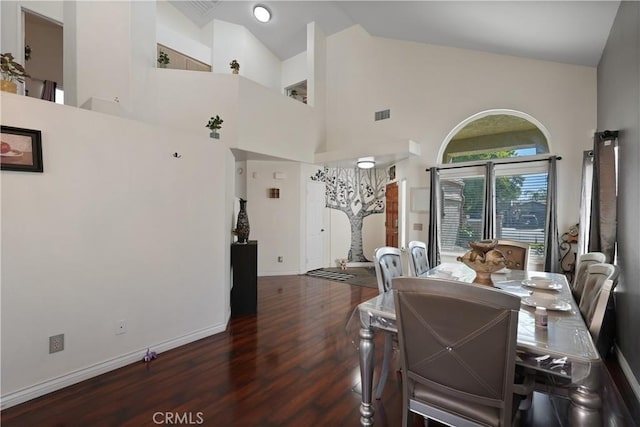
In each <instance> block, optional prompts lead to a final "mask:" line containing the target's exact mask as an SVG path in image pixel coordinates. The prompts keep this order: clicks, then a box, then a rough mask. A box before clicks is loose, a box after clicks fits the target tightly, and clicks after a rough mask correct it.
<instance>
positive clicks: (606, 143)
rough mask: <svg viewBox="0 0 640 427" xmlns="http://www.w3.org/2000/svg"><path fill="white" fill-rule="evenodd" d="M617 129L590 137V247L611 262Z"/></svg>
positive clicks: (615, 201) (613, 240)
mask: <svg viewBox="0 0 640 427" xmlns="http://www.w3.org/2000/svg"><path fill="white" fill-rule="evenodd" d="M616 138H617V132H609V131H605V132H596V134H595V135H594V137H593V156H594V158H593V164H594V168H593V187H592V194H593V196H592V200H591V229H590V236H589V250H590V251H595V252H602V253H603V254H605V255H606V256H607V262H613V261H614V257H615V245H616V225H617V210H616V203H617V195H616V193H617V183H616V181H617V172H616V160H615V146H616Z"/></svg>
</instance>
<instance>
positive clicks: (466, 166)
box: [425, 156, 562, 172]
mask: <svg viewBox="0 0 640 427" xmlns="http://www.w3.org/2000/svg"><path fill="white" fill-rule="evenodd" d="M553 157H555V158H556V160H562V157H560V156H549V157H547V158H544V159H528V160H513V161H510V162H498V163H496V164H497V165H512V164H515V163H531V162H546V161H547V160H549V159H551V158H553ZM491 160H497V159H490V160H487V161H486V162H483V163H477V164H471V165H460V166H451V167H440V168H439V167H435V168H427V169H425V170H426V171H427V172H429V171H430V170H431V169H438V170H441V169H447V170H449V169H462V168H470V167H474V166H483V165H486V164H487V163H489V162H490V161H491Z"/></svg>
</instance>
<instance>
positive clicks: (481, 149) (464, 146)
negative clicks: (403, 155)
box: [441, 110, 549, 164]
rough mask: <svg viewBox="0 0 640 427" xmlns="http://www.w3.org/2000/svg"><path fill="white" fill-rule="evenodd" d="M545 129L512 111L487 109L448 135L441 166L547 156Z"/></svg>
mask: <svg viewBox="0 0 640 427" xmlns="http://www.w3.org/2000/svg"><path fill="white" fill-rule="evenodd" d="M546 133H547V132H546V129H544V127H542V125H541V124H540V123H538V122H537V120H535V119H534V118H533V117H531V116H529V115H527V114H524V113H521V112H518V111H513V110H490V111H484V112H481V113H478V114H476V115H474V116H471V117H469V118H468V119H466V120H464V121H463V122H462V123H460V124H459V125H458V126H456V127H455V128H454V129H453V131H452V132H451V133H450V134H449V137H448V138H447V139H448V142H446V143H445V148H444V152H443V154H442V157H441V159H442V160H441V161H442V163H443V164H446V163H458V162H464V161H470V160H488V159H499V158H508V157H520V156H533V155H536V154H547V153H549V143H548V138H547V135H546Z"/></svg>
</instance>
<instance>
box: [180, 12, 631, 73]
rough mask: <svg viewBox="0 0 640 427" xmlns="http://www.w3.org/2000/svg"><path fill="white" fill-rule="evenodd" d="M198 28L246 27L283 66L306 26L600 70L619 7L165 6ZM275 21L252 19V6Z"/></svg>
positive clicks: (301, 46)
mask: <svg viewBox="0 0 640 427" xmlns="http://www.w3.org/2000/svg"><path fill="white" fill-rule="evenodd" d="M170 3H171V4H173V5H174V6H175V7H176V8H177V9H178V10H180V11H181V12H182V13H183V14H185V15H186V16H187V17H188V18H189V19H191V20H192V21H193V22H194V23H195V24H196V25H198V26H200V27H202V26H204V25H205V24H207V23H208V22H210V21H211V20H213V19H221V20H224V21H227V22H232V23H235V24H239V25H243V26H244V27H246V28H247V29H249V31H251V32H252V33H253V34H254V35H255V36H256V37H257V38H258V39H260V40H261V41H262V43H264V45H265V46H267V47H268V48H269V49H270V50H271V51H272V52H273V53H274V54H275V55H277V56H278V57H279V58H280V59H283V60H284V59H287V58H290V57H292V56H294V55H296V54H298V53H300V52H303V51H304V50H305V49H306V25H307V23H309V22H316V23H317V24H318V26H319V27H320V28H321V29H322V30H323V31H324V33H325V34H327V35H331V34H334V33H335V32H338V31H341V30H343V29H345V28H348V27H350V26H352V25H355V24H359V25H361V26H362V27H363V28H365V29H366V30H367V31H368V32H369V33H370V34H371V35H373V36H379V37H386V38H392V39H399V40H410V41H415V42H423V43H430V44H436V45H442V46H451V47H458V48H463V49H473V50H479V51H486V52H492V53H498V54H505V55H513V56H520V57H527V58H534V59H541V60H546V61H554V62H564V63H570V64H578V65H587V66H597V64H598V61H599V60H600V57H601V55H602V51H603V49H604V46H605V44H606V41H607V38H608V35H609V31H610V29H611V26H612V24H613V20H614V18H615V15H616V13H617V10H618V6H619V4H620V2H619V1H608V0H607V1H563V0H556V1H255V2H254V1H251V2H250V1H235V0H233V1H225V0H197V1H184V0H176V1H170ZM258 3H260V4H262V5H265V6H267V8H269V9H270V10H271V12H272V16H273V18H272V20H271V21H270V22H269V23H267V24H263V23H260V22H258V21H257V20H256V19H255V18H253V16H252V14H251V11H252V8H253V6H255V5H256V4H258Z"/></svg>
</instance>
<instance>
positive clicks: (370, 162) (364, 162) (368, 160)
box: [357, 157, 376, 169]
mask: <svg viewBox="0 0 640 427" xmlns="http://www.w3.org/2000/svg"><path fill="white" fill-rule="evenodd" d="M357 163H358V167H359V168H360V169H371V168H372V167H374V166H375V165H376V160H375V159H374V158H373V157H360V158H359V159H358V162H357Z"/></svg>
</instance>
